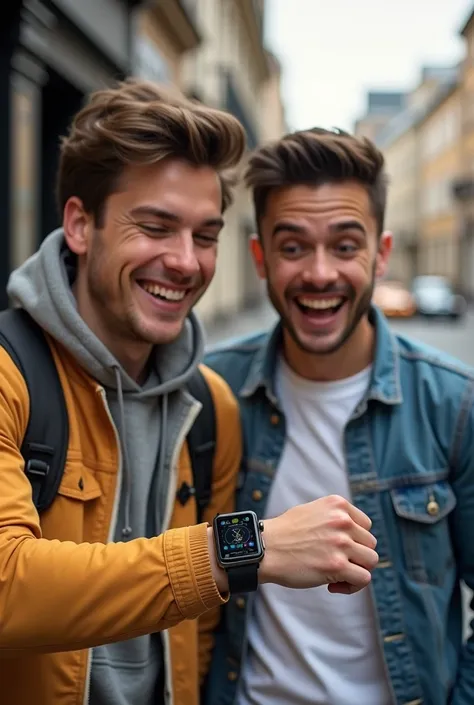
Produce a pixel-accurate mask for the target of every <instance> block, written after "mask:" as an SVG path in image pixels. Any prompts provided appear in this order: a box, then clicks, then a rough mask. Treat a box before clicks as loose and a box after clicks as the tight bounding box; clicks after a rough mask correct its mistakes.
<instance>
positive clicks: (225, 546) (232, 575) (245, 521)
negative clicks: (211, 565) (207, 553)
mask: <svg viewBox="0 0 474 705" xmlns="http://www.w3.org/2000/svg"><path fill="white" fill-rule="evenodd" d="M213 530H214V542H215V545H216V554H217V562H218V564H219V565H220V566H221V568H223V569H224V570H225V571H226V572H227V576H228V580H229V591H230V593H231V594H234V593H236V592H253V591H254V590H256V589H257V587H258V569H259V566H260V561H261V560H262V558H263V556H264V555H265V542H264V540H263V536H262V532H263V522H262V521H259V520H258V518H257V515H256V514H255V512H252V511H248V512H233V513H232V514H218V515H217V516H216V517H215V518H214V522H213Z"/></svg>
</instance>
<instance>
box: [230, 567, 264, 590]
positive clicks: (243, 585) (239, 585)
mask: <svg viewBox="0 0 474 705" xmlns="http://www.w3.org/2000/svg"><path fill="white" fill-rule="evenodd" d="M258 567H259V563H247V565H239V566H238V567H236V568H228V569H227V577H228V580H229V592H230V594H231V595H233V594H235V593H236V592H254V591H255V590H256V589H257V587H258Z"/></svg>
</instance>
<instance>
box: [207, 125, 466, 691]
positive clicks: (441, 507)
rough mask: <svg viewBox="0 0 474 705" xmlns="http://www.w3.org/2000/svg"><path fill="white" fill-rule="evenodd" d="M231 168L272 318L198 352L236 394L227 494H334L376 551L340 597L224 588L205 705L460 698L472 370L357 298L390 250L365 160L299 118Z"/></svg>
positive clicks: (363, 146)
mask: <svg viewBox="0 0 474 705" xmlns="http://www.w3.org/2000/svg"><path fill="white" fill-rule="evenodd" d="M246 180H247V184H248V186H249V187H250V188H251V189H252V193H253V199H254V205H255V211H256V221H257V226H258V236H256V237H255V238H254V239H253V240H252V251H253V256H254V259H255V263H256V266H257V270H258V272H259V274H260V276H261V277H262V278H265V279H266V282H267V288H268V294H269V297H270V300H271V302H272V304H273V306H274V307H275V309H276V310H277V312H278V314H279V317H280V320H279V323H278V324H277V325H276V327H275V328H274V330H271V331H269V332H268V333H263V334H260V335H255V336H252V337H250V338H246V339H244V340H240V341H237V342H232V343H230V344H228V345H225V346H224V347H221V348H220V349H217V350H215V351H213V352H211V353H210V354H209V355H208V356H207V360H206V362H207V364H208V365H210V366H211V367H212V368H214V369H215V370H216V371H217V372H218V373H219V374H220V375H222V376H223V377H224V378H225V379H226V380H227V382H228V383H229V384H230V386H231V388H232V389H233V391H234V393H235V394H236V396H237V397H238V399H239V400H240V407H241V414H242V424H243V440H244V459H243V464H242V472H241V479H240V483H239V491H238V497H237V500H238V504H239V505H240V506H241V507H242V508H243V507H245V508H252V509H254V510H255V511H256V512H257V513H258V515H259V516H260V517H262V518H264V517H271V516H274V515H276V514H279V513H281V512H282V511H285V510H286V509H288V508H289V507H291V506H293V505H295V504H298V503H301V502H306V501H309V500H311V499H315V498H316V497H321V496H323V495H325V494H330V493H336V494H339V495H342V496H345V497H347V498H348V499H351V500H352V501H353V502H354V504H355V505H356V506H357V507H359V508H360V509H362V510H363V511H364V512H365V513H367V514H368V515H369V516H370V518H371V519H372V522H373V528H372V530H373V532H374V534H375V536H376V538H377V540H378V544H377V546H378V552H379V555H380V562H379V564H378V566H377V568H376V569H375V571H374V574H373V579H372V584H371V586H370V587H367V588H366V589H364V590H362V591H360V592H359V593H357V594H356V595H350V596H347V595H334V594H330V593H329V592H328V590H327V589H326V588H324V587H320V588H313V589H309V590H306V591H301V592H299V593H295V592H292V591H289V590H287V589H285V588H284V587H281V586H273V585H262V586H260V588H259V590H258V592H257V594H256V595H254V596H252V597H250V598H249V597H247V596H244V595H233V596H232V597H231V599H230V602H229V604H228V605H227V606H226V607H225V612H224V613H223V619H222V623H221V626H220V629H219V631H218V634H217V636H216V647H215V651H214V658H213V664H212V668H211V672H210V676H209V682H208V689H207V705H231V704H232V705H290V704H291V705H359V704H360V705H362V704H363V705H389V704H390V705H392V704H393V705H395V704H396V705H422V704H423V705H447V704H448V703H449V704H450V705H472V703H474V640H473V639H469V640H468V642H467V643H466V644H463V643H462V622H463V619H462V617H463V615H462V600H461V588H460V581H461V580H463V581H465V582H466V583H467V585H468V586H469V587H471V588H473V587H474V409H473V401H474V371H473V370H471V369H469V368H467V367H464V366H463V365H462V364H461V363H459V362H458V361H457V360H454V359H451V358H448V357H447V356H446V355H444V354H442V353H441V352H438V351H437V350H433V349H431V348H428V347H426V346H423V345H421V344H419V343H417V342H414V341H412V340H409V339H407V338H405V337H404V336H398V335H394V334H393V333H392V331H391V330H390V328H389V326H388V324H387V321H386V320H385V318H384V317H383V315H382V314H381V313H380V311H378V310H377V309H376V308H375V307H374V306H373V305H372V304H371V299H372V293H373V288H374V283H375V280H376V279H377V278H378V277H380V276H382V275H383V274H384V272H385V271H386V268H387V263H388V260H389V254H390V250H391V244H392V240H391V235H390V234H389V233H387V232H385V231H384V211H385V202H386V191H387V185H386V177H385V175H384V160H383V156H382V154H381V153H380V152H379V151H378V150H377V149H376V148H375V146H374V145H373V144H371V143H370V142H369V141H367V140H363V139H356V138H355V137H353V136H351V135H348V134H346V133H343V132H341V131H327V130H322V129H314V130H309V131H304V132H299V133H294V134H290V135H287V136H286V137H284V138H283V139H282V140H280V141H278V142H277V143H274V144H269V145H266V146H264V147H262V148H260V149H259V150H257V151H256V152H255V153H254V154H253V156H252V158H251V160H250V164H249V167H248V171H247V179H246ZM315 541H317V536H315Z"/></svg>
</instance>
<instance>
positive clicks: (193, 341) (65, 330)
mask: <svg viewBox="0 0 474 705" xmlns="http://www.w3.org/2000/svg"><path fill="white" fill-rule="evenodd" d="M75 273H76V264H75V256H74V255H73V254H72V253H71V251H70V250H69V249H68V247H67V245H66V243H65V240H64V233H63V230H62V228H60V229H58V230H55V231H54V232H52V233H51V234H50V235H48V237H47V238H46V239H45V240H44V241H43V243H42V245H41V247H40V248H39V250H38V252H36V253H35V254H34V255H33V256H32V257H30V258H29V259H28V260H26V262H25V263H24V264H22V265H21V266H20V267H19V268H18V269H16V270H15V271H14V272H13V273H12V274H11V276H10V279H9V282H8V286H7V293H8V295H9V297H10V300H11V302H12V305H13V306H15V307H21V308H24V309H25V310H26V311H27V312H28V313H29V314H30V316H31V317H32V318H33V319H34V320H35V321H36V323H38V325H40V326H41V328H43V329H44V330H45V331H47V333H49V334H50V335H51V336H52V337H53V338H54V339H55V340H57V341H58V342H59V343H60V344H61V345H63V346H64V347H65V348H67V349H68V350H69V352H70V353H71V354H72V355H73V356H74V358H75V359H76V360H77V361H78V362H79V364H80V365H81V366H82V367H83V368H84V369H85V370H86V371H87V372H88V373H89V374H90V375H91V376H92V377H94V379H96V380H97V381H98V382H100V384H102V385H104V386H105V387H110V388H114V389H116V388H117V375H118V374H119V376H120V383H121V384H120V386H121V387H122V389H123V391H124V392H129V393H134V394H136V395H140V396H153V395H157V394H160V395H162V394H168V393H169V392H172V391H174V390H175V389H179V388H181V387H182V386H183V385H184V384H185V383H186V381H187V379H188V378H189V377H190V376H191V375H192V374H193V372H194V371H195V369H196V367H197V365H198V364H199V363H200V361H201V358H202V354H203V351H204V336H203V333H202V329H201V326H200V325H199V322H198V320H197V318H196V316H195V315H194V314H193V313H191V314H190V315H189V317H188V319H187V320H186V323H185V325H184V327H183V331H182V333H181V335H180V336H179V338H178V339H177V340H175V341H174V342H173V343H171V344H169V345H164V346H157V347H156V348H155V350H154V352H153V361H152V363H153V364H152V369H153V371H154V372H155V373H156V375H157V377H158V380H159V382H158V384H156V386H155V385H154V386H152V387H151V388H150V385H149V384H146V385H144V387H141V386H140V385H139V384H137V383H136V382H135V381H134V380H133V379H132V378H131V377H130V376H129V375H128V374H127V373H126V372H125V370H124V369H123V368H122V367H121V365H120V364H119V362H118V361H117V360H116V359H115V357H114V356H113V355H112V353H111V352H110V351H109V350H108V349H107V348H106V347H105V345H103V343H102V342H101V341H100V340H99V339H98V338H97V337H96V336H95V335H94V333H92V331H91V330H90V328H89V327H88V326H87V325H86V323H85V322H84V320H83V319H82V318H81V316H80V315H79V313H78V310H77V306H76V300H75V298H74V295H73V293H72V290H71V284H72V282H73V281H74V278H75Z"/></svg>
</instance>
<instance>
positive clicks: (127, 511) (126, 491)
mask: <svg viewBox="0 0 474 705" xmlns="http://www.w3.org/2000/svg"><path fill="white" fill-rule="evenodd" d="M114 372H115V380H116V385H117V400H118V408H119V429H118V432H119V438H120V445H121V449H122V457H123V464H122V469H123V495H124V497H123V502H124V525H123V527H122V538H123V539H124V540H127V539H128V538H129V537H130V536H131V535H132V531H133V530H132V526H131V504H132V475H131V471H130V457H129V453H128V448H127V436H126V430H127V428H126V421H125V403H124V398H123V386H122V377H121V374H120V368H119V367H114ZM167 418H168V395H167V394H164V395H163V397H162V402H161V413H160V436H159V451H158V467H157V471H158V478H157V479H158V485H159V484H160V483H162V482H163V481H164V466H165V457H166V431H167V428H166V426H167ZM158 497H161V493H160V491H159V489H158ZM162 509H163V511H162V512H161V516H163V515H164V509H165V508H164V507H163V508H162Z"/></svg>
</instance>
